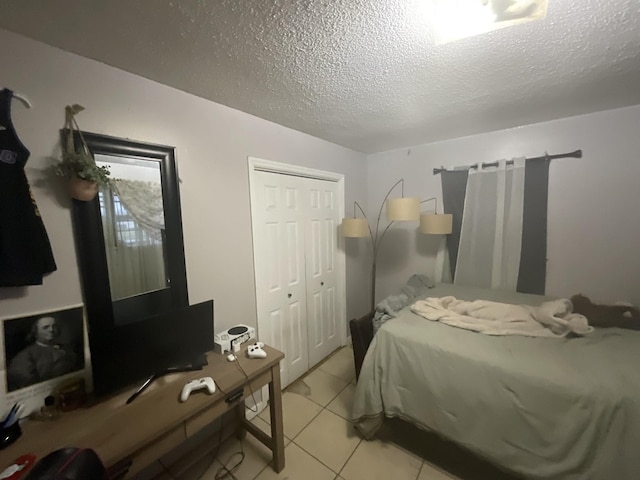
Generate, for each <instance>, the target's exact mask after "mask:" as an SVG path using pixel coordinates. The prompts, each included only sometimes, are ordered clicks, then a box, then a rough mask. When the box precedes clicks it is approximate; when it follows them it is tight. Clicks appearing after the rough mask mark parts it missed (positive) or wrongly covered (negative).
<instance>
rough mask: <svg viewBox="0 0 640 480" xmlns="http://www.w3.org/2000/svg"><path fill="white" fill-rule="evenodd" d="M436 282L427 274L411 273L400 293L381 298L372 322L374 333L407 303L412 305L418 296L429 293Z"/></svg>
mask: <svg viewBox="0 0 640 480" xmlns="http://www.w3.org/2000/svg"><path fill="white" fill-rule="evenodd" d="M434 286H435V284H434V283H433V282H432V281H431V279H430V278H429V277H427V276H426V275H418V274H416V275H411V277H410V278H409V280H407V283H406V284H405V285H404V286H403V287H402V289H401V290H400V293H398V294H395V295H389V296H388V297H386V298H385V299H383V300H380V302H378V304H377V305H376V311H375V313H374V315H373V319H372V320H371V322H372V323H373V334H374V335H375V334H376V332H377V331H378V329H379V328H380V327H381V326H382V324H383V323H384V322H386V321H387V320H389V319H391V318H394V317H395V316H396V315H397V314H398V312H399V311H400V310H402V309H403V308H404V307H406V306H407V305H411V304H412V303H413V302H414V301H415V300H416V298H419V297H423V296H425V295H426V294H427V290H428V289H429V288H433V287H434Z"/></svg>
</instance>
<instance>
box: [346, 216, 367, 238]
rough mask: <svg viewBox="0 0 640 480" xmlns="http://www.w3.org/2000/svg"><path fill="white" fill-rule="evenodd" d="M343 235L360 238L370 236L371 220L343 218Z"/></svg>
mask: <svg viewBox="0 0 640 480" xmlns="http://www.w3.org/2000/svg"><path fill="white" fill-rule="evenodd" d="M342 236H343V237H347V238H358V237H368V236H369V222H368V221H367V219H366V218H343V219H342Z"/></svg>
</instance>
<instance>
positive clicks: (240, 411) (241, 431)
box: [234, 399, 247, 440]
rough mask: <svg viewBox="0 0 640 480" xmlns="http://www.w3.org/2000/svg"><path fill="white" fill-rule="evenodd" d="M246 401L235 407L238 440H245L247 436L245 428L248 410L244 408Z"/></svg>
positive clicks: (241, 401)
mask: <svg viewBox="0 0 640 480" xmlns="http://www.w3.org/2000/svg"><path fill="white" fill-rule="evenodd" d="M244 402H245V400H244V399H242V400H240V401H239V402H238V404H237V405H236V406H235V407H234V409H235V415H236V438H237V439H238V440H244V437H246V436H247V430H246V429H245V428H244V424H245V421H246V419H247V415H246V412H247V411H246V408H245V406H244Z"/></svg>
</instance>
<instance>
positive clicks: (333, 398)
mask: <svg viewBox="0 0 640 480" xmlns="http://www.w3.org/2000/svg"><path fill="white" fill-rule="evenodd" d="M344 348H348V345H345V346H343V347H341V348H340V349H338V350H336V351H335V352H334V353H333V354H331V355H330V356H329V357H327V358H326V359H324V360H323V361H322V363H320V364H319V365H318V366H317V367H316V368H315V369H314V370H311V371H309V372H307V373H305V375H304V376H302V377H301V378H299V379H298V380H296V381H300V380H304V379H305V378H306V377H307V376H309V375H310V374H311V373H313V372H314V371H315V370H320V371H322V372H323V373H326V374H327V375H331V376H332V377H334V378H339V379H340V380H342V381H345V382H347V383H346V384H345V385H344V387H342V388H341V389H340V390H339V391H338V393H336V395H335V396H334V397H332V398H331V400H329V402H327V405H326V406H324V405H321V404H319V403H318V402H316V401H314V400H312V399H311V398H307V397H306V396H305V395H301V396H302V397H303V398H306V399H307V400H309V401H311V402H312V403H314V404H315V405H318V406H319V407H322V408H321V409H320V411H319V412H318V413H317V414H316V415H314V416H313V418H311V419H310V420H309V422H307V423H306V424H305V425H304V426H303V427H302V429H300V431H299V432H298V433H297V434H296V435H295V436H293V437H291V438H290V439H289V443H290V444H291V443H294V444H295V445H296V447H298V448H299V449H300V450H302V451H303V452H305V453H306V454H307V455H309V456H310V457H311V458H313V459H315V460H316V461H318V462H320V464H321V465H324V466H325V467H326V468H328V469H329V471H330V472H332V473H335V474H336V477H335V478H338V477H339V476H340V472H342V470H344V467H345V466H346V465H347V463H349V460H351V457H352V456H353V454H354V453H355V451H356V450H357V449H358V447H359V446H360V444H361V443H362V439H360V441H359V442H358V444H357V445H356V448H354V449H353V452H351V455H349V458H347V460H346V462H345V463H344V465H343V466H342V468H341V469H340V472H338V473H336V472H334V471H333V469H332V468H330V467H329V466H328V465H326V464H325V463H324V462H322V461H321V460H320V459H318V458H316V457H315V456H314V455H312V454H311V453H309V452H307V451H306V450H305V449H304V448H303V447H301V446H300V445H298V444H297V443H296V442H295V439H296V438H297V437H298V436H299V435H300V434H301V433H302V432H303V431H304V429H305V428H307V427H308V426H309V424H311V422H313V421H314V420H315V419H316V418H317V417H318V415H320V414H321V413H322V412H323V411H324V410H327V411H328V412H330V413H332V414H333V415H336V416H338V417H340V418H342V419H343V420H346V421H347V422H349V420H348V419H345V418H344V417H342V416H340V415H338V414H337V413H334V412H332V411H331V410H329V409H328V408H327V407H328V406H329V404H330V403H331V402H333V401H334V400H335V399H336V398H337V397H338V395H340V394H341V393H342V392H343V391H344V389H346V388H347V387H348V386H349V385H351V380H353V377H352V379H351V380H344V378H342V377H339V376H337V375H333V374H332V373H330V372H326V371H324V370H322V368H321V367H322V365H323V364H324V363H325V362H326V361H327V360H329V359H330V358H332V357H333V356H334V355H336V354H337V353H338V352H339V351H340V350H342V349H344ZM284 391H285V392H287V390H286V389H284ZM289 393H295V392H289ZM296 395H300V394H296ZM267 405H268V404H267ZM265 410H266V408H265ZM283 413H284V412H283ZM256 417H258V418H260V420H262V421H263V422H264V423H265V424H267V425H269V426H270V425H271V421H269V422H267V421H266V420H265V419H264V418H262V417H260V416H259V414H258V415H256ZM269 420H271V419H269ZM285 437H286V435H285ZM287 447H288V445H287ZM285 450H286V447H285ZM272 462H273V460H271V461H269V462H267V464H266V465H265V466H264V467H263V468H262V469H261V470H260V471H259V472H258V473H257V474H256V475H255V476H254V477H253V480H255V479H257V478H258V477H259V476H260V475H261V474H262V472H264V471H265V470H266V469H267V468H270V465H271V463H272ZM285 468H286V467H285ZM334 480H335V479H334Z"/></svg>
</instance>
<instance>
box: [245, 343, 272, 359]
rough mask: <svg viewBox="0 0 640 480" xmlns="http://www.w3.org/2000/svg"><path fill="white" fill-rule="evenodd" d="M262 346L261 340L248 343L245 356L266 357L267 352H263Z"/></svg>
mask: <svg viewBox="0 0 640 480" xmlns="http://www.w3.org/2000/svg"><path fill="white" fill-rule="evenodd" d="M262 347H264V343H262V342H257V343H254V344H253V345H249V348H248V349H247V356H248V357H249V358H267V352H265V351H264V350H263V349H262Z"/></svg>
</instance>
